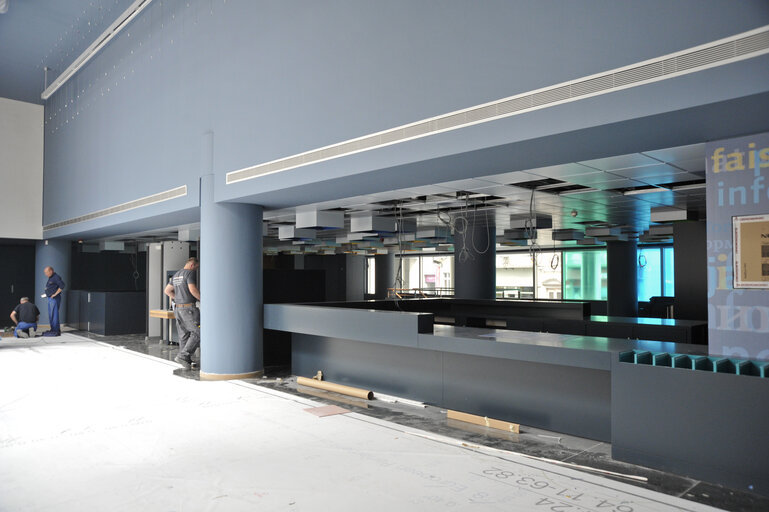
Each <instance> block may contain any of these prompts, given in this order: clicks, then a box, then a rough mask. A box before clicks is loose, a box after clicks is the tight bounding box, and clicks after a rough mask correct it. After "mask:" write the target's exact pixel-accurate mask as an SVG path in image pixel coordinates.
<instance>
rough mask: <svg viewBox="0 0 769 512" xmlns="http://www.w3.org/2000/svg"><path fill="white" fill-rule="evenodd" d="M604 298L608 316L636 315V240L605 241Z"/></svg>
mask: <svg viewBox="0 0 769 512" xmlns="http://www.w3.org/2000/svg"><path fill="white" fill-rule="evenodd" d="M606 259H607V266H608V268H607V276H606V280H607V283H606V287H607V290H606V293H607V295H606V298H607V308H606V309H607V314H608V315H609V316H631V317H636V316H638V267H637V261H638V254H637V247H636V242H634V241H633V242H606Z"/></svg>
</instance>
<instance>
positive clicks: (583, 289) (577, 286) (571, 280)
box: [563, 250, 607, 300]
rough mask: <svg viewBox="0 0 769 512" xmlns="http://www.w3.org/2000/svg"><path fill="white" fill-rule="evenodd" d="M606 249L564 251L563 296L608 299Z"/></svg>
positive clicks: (578, 298)
mask: <svg viewBox="0 0 769 512" xmlns="http://www.w3.org/2000/svg"><path fill="white" fill-rule="evenodd" d="M606 274H607V264H606V250H590V251H566V252H564V253H563V298H564V299H575V300H606Z"/></svg>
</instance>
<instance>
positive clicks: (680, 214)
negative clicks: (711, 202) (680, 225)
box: [650, 206, 697, 222]
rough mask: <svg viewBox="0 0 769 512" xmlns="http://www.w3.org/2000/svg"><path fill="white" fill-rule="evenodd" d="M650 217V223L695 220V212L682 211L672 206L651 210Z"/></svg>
mask: <svg viewBox="0 0 769 512" xmlns="http://www.w3.org/2000/svg"><path fill="white" fill-rule="evenodd" d="M650 217H651V221H652V222H672V221H682V220H697V212H692V211H688V210H683V209H681V208H676V207H674V206H658V207H656V208H652V209H651V215H650Z"/></svg>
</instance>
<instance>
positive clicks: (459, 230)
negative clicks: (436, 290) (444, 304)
mask: <svg viewBox="0 0 769 512" xmlns="http://www.w3.org/2000/svg"><path fill="white" fill-rule="evenodd" d="M464 219H467V220H466V221H465V220H464ZM454 225H455V231H454V296H455V297H456V298H458V299H494V298H495V297H496V281H497V248H496V244H497V234H496V228H495V225H494V216H493V213H492V214H485V213H477V214H472V213H469V214H467V215H462V216H460V217H456V218H455V224H454Z"/></svg>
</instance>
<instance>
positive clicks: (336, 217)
mask: <svg viewBox="0 0 769 512" xmlns="http://www.w3.org/2000/svg"><path fill="white" fill-rule="evenodd" d="M296 227H297V228H299V229H302V228H314V229H342V228H344V212H343V211H339V210H305V211H297V212H296Z"/></svg>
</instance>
